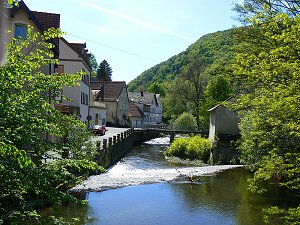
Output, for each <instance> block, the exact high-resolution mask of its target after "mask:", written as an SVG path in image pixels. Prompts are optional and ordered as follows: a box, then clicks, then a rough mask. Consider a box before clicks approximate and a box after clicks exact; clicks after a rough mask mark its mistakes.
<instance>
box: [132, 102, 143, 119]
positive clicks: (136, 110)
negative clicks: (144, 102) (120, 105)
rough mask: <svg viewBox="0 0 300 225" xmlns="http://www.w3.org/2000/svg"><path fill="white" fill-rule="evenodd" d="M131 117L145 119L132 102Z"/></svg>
mask: <svg viewBox="0 0 300 225" xmlns="http://www.w3.org/2000/svg"><path fill="white" fill-rule="evenodd" d="M128 116H129V117H144V113H143V112H142V111H140V109H139V108H138V107H137V106H136V105H135V104H134V103H133V102H130V104H129V109H128Z"/></svg>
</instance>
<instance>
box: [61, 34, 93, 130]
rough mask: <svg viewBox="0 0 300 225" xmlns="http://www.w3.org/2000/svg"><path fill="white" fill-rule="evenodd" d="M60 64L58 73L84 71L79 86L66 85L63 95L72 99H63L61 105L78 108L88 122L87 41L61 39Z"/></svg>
mask: <svg viewBox="0 0 300 225" xmlns="http://www.w3.org/2000/svg"><path fill="white" fill-rule="evenodd" d="M59 52H60V54H59V66H58V68H57V69H56V70H57V73H68V74H73V73H77V72H79V71H84V72H85V73H86V74H85V75H83V76H82V79H81V80H80V84H79V86H76V87H67V86H66V87H64V88H63V90H62V95H63V96H65V97H67V98H68V99H71V101H68V100H64V99H61V105H63V106H64V105H67V106H71V107H75V108H77V110H78V112H79V114H80V119H81V120H82V121H84V122H85V123H86V124H88V115H90V97H91V96H90V93H91V89H90V77H91V71H92V69H91V66H90V64H89V61H88V60H89V56H90V55H89V54H88V53H87V52H88V50H87V49H86V44H85V43H69V42H68V41H66V40H65V39H64V38H60V39H59Z"/></svg>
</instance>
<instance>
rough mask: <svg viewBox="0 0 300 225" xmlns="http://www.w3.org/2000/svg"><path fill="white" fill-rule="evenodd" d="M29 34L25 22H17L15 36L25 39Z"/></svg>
mask: <svg viewBox="0 0 300 225" xmlns="http://www.w3.org/2000/svg"><path fill="white" fill-rule="evenodd" d="M26 35H27V26H26V25H25V24H18V23H17V24H15V36H14V37H15V38H19V37H20V38H23V39H25V38H26Z"/></svg>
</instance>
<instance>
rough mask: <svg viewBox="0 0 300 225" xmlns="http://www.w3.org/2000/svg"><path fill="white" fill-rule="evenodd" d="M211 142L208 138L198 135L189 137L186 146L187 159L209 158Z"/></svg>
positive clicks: (206, 159)
mask: <svg viewBox="0 0 300 225" xmlns="http://www.w3.org/2000/svg"><path fill="white" fill-rule="evenodd" d="M211 148H212V143H211V141H210V140H208V139H206V138H203V137H201V136H199V135H197V136H194V137H191V138H189V140H188V145H187V146H186V154H187V156H188V158H189V159H201V160H203V161H204V162H207V161H208V160H209V156H210V151H211Z"/></svg>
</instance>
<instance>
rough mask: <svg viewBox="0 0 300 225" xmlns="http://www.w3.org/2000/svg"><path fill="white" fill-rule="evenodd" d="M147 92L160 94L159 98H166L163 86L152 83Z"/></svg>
mask: <svg viewBox="0 0 300 225" xmlns="http://www.w3.org/2000/svg"><path fill="white" fill-rule="evenodd" d="M147 92H149V93H155V94H160V96H161V97H165V96H166V88H165V86H164V85H163V84H160V83H157V82H153V83H152V84H151V85H150V86H149V87H148V88H147Z"/></svg>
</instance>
